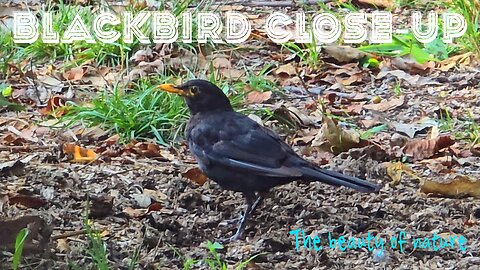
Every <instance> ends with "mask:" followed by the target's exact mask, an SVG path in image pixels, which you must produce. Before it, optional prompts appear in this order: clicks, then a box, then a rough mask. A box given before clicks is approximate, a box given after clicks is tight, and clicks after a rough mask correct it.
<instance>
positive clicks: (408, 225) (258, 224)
mask: <svg viewBox="0 0 480 270" xmlns="http://www.w3.org/2000/svg"><path fill="white" fill-rule="evenodd" d="M51 159H52V156H51V154H50V153H37V157H35V158H34V159H33V160H32V161H30V162H29V164H28V165H27V166H26V167H25V174H24V175H23V176H15V177H2V180H1V182H2V186H4V187H5V186H6V188H7V190H8V187H9V185H11V186H16V185H23V187H24V188H23V189H22V190H23V191H21V192H19V193H21V194H26V195H32V196H37V197H41V196H43V197H47V198H49V199H48V202H47V203H46V204H45V205H43V206H42V207H41V208H40V209H38V210H35V209H31V208H30V209H20V208H17V207H16V206H10V207H8V208H6V209H3V211H4V213H6V215H7V216H8V217H18V216H27V215H38V216H40V217H42V218H43V219H44V220H45V221H47V223H48V225H46V226H48V227H49V230H53V232H52V238H54V239H55V237H56V236H57V235H62V234H65V233H68V232H69V231H72V230H73V231H75V230H80V229H81V228H82V216H83V211H84V207H85V203H86V201H87V197H89V198H90V200H91V202H92V206H91V212H92V214H94V213H96V214H95V215H97V217H96V218H95V219H94V227H95V229H97V230H99V231H102V232H103V233H104V236H105V237H104V239H105V240H106V245H107V249H108V252H109V256H108V258H109V260H111V262H112V263H113V265H115V268H116V269H117V268H118V269H124V267H125V265H127V263H126V262H127V260H128V258H131V255H132V254H133V252H134V249H135V248H136V247H138V246H141V247H142V248H141V256H140V261H139V267H138V268H140V269H181V268H182V265H183V263H184V261H185V260H186V258H194V259H201V258H205V257H208V256H209V255H208V253H207V252H206V248H205V246H204V243H205V242H206V241H207V240H210V241H212V242H213V241H215V240H218V239H222V238H226V237H228V236H230V235H232V233H233V232H234V231H235V226H236V224H235V223H233V224H230V225H229V224H228V223H226V222H224V221H225V220H228V219H232V218H235V217H237V216H238V215H239V214H240V213H241V211H242V210H243V207H244V201H243V199H242V197H241V196H240V194H236V193H234V192H227V191H222V190H221V189H220V188H219V187H218V186H217V185H216V184H215V183H213V182H207V184H205V185H204V186H198V185H197V184H194V183H192V182H191V181H189V180H187V179H185V178H183V177H181V175H179V173H180V172H181V171H184V169H183V168H182V167H184V166H185V164H183V165H182V164H179V165H173V164H171V163H170V164H168V163H166V162H159V161H155V160H151V159H140V160H135V161H132V162H131V163H133V164H116V163H117V162H115V161H112V163H111V164H101V165H99V166H85V165H75V164H69V163H58V164H54V163H48V162H47V160H51ZM368 160H369V159H368V158H366V159H363V160H362V159H360V160H357V161H355V162H353V163H351V164H349V165H348V166H349V167H350V168H353V167H355V166H359V167H361V166H362V165H361V164H362V162H363V165H365V162H368ZM348 162H352V161H349V160H341V159H339V158H336V159H335V163H336V164H343V165H345V164H348ZM370 165H371V164H370ZM186 166H191V165H188V164H186ZM340 168H341V167H340ZM374 168H375V166H370V167H369V168H367V171H369V172H367V173H369V174H370V175H372V174H375V172H372V171H371V170H372V169H374ZM376 173H377V176H378V174H381V173H378V172H376ZM377 180H378V182H381V183H384V184H386V187H385V188H384V189H382V190H381V191H380V193H379V194H360V193H357V192H354V191H351V190H348V189H345V188H335V187H330V186H326V185H322V184H319V183H313V184H310V185H306V184H304V183H291V184H288V185H285V186H282V187H278V188H276V189H275V190H274V191H273V192H272V193H271V196H270V197H268V198H267V199H266V200H265V201H264V203H263V205H262V206H261V207H260V208H259V209H258V210H257V212H256V213H255V214H254V216H253V217H252V218H251V220H250V221H249V222H248V225H247V229H246V232H245V235H244V238H243V239H242V240H239V241H237V242H233V243H228V244H225V245H224V249H223V250H221V251H219V252H220V253H221V255H222V257H223V258H225V260H227V261H228V262H229V263H231V265H232V267H233V265H235V263H236V262H238V261H240V260H246V259H248V258H249V257H251V256H253V255H257V254H258V256H257V257H256V258H255V259H254V263H251V264H250V267H251V269H357V268H364V269H478V267H479V265H480V258H479V241H478V239H479V237H480V235H479V234H480V233H479V230H478V226H477V225H473V226H471V225H469V224H466V221H468V220H470V219H475V218H480V208H478V201H477V200H475V199H472V198H460V199H448V198H439V197H432V196H426V195H425V194H421V193H419V192H418V191H417V190H418V183H417V182H416V181H415V180H414V179H408V178H407V179H404V180H402V182H401V183H400V184H399V185H398V186H396V187H390V186H389V185H388V184H387V182H388V181H386V180H385V178H379V179H377ZM144 189H148V190H149V191H151V193H149V194H150V195H151V197H152V198H156V200H158V201H161V209H160V210H159V211H155V212H152V213H150V214H148V215H146V216H144V217H139V218H132V216H131V215H127V214H126V213H125V209H128V207H135V208H138V207H139V204H141V203H142V199H141V198H139V197H138V196H139V195H140V194H142V193H141V192H142V190H143V191H144ZM144 193H145V191H144ZM105 196H110V197H112V198H113V204H111V205H108V203H107V206H105V203H104V202H105V201H110V199H105ZM296 229H300V230H304V231H305V234H306V235H311V236H312V237H314V236H315V235H318V236H319V237H320V239H321V242H320V243H321V245H322V246H323V248H322V249H321V250H319V251H316V250H315V249H313V250H307V249H306V248H304V247H303V245H302V242H300V248H299V250H298V251H297V250H296V248H295V243H296V242H295V237H294V235H291V234H290V231H291V230H296ZM401 231H405V232H406V233H407V236H406V238H407V239H406V240H407V241H406V242H407V244H406V245H405V248H404V251H403V253H402V252H400V251H399V250H398V247H397V249H395V250H394V249H392V248H391V244H390V242H389V240H390V239H391V237H392V236H394V235H398V234H399V233H400V232H401ZM433 232H437V233H439V234H440V233H444V237H447V238H448V236H450V235H463V236H464V237H465V238H466V239H467V244H466V246H467V248H466V251H461V250H460V249H459V247H458V242H457V245H456V246H455V248H446V249H441V250H440V251H425V250H421V249H417V250H413V247H412V242H413V241H412V238H417V237H430V238H431V237H432V233H433ZM329 233H331V234H332V237H335V238H337V239H338V237H340V236H345V237H346V238H349V237H367V235H368V233H370V234H372V235H376V236H380V237H381V238H382V239H384V240H385V241H386V243H385V250H384V253H383V254H381V253H379V252H380V250H381V248H378V249H375V250H368V247H364V248H361V249H351V250H346V251H340V250H339V249H338V248H336V249H333V250H332V249H331V248H330V246H329V243H328V235H329ZM445 233H446V234H445ZM68 239H69V241H68V244H66V245H65V244H61V243H60V242H59V241H50V242H49V243H48V244H47V247H48V248H46V249H44V250H37V248H38V247H33V249H32V250H31V251H26V252H30V253H32V254H33V255H29V257H27V261H28V262H29V263H30V268H31V269H66V268H67V265H68V262H75V263H76V264H77V265H82V264H83V263H87V262H88V259H87V257H86V256H85V250H84V249H85V246H84V244H85V237H84V236H82V235H80V236H74V237H69V238H68ZM300 241H301V240H300ZM372 245H373V242H372ZM2 261H3V263H4V264H3V266H2V269H8V265H9V264H8V263H6V258H3V259H2ZM198 267H199V268H201V267H202V266H201V265H198ZM203 267H205V266H203Z"/></svg>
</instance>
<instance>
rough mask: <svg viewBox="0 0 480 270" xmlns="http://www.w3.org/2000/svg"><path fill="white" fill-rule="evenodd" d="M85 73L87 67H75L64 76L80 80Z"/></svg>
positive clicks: (71, 79) (72, 79) (67, 78)
mask: <svg viewBox="0 0 480 270" xmlns="http://www.w3.org/2000/svg"><path fill="white" fill-rule="evenodd" d="M83 75H85V69H84V68H83V67H74V68H72V69H70V70H68V71H66V72H64V73H63V78H65V80H67V81H79V80H81V79H82V78H83Z"/></svg>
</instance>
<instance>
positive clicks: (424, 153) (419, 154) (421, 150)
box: [402, 135, 455, 161]
mask: <svg viewBox="0 0 480 270" xmlns="http://www.w3.org/2000/svg"><path fill="white" fill-rule="evenodd" d="M453 144H455V141H454V140H453V139H452V137H450V135H443V136H439V137H437V138H435V139H429V140H426V139H418V140H413V141H410V142H408V143H407V144H406V145H405V146H404V147H403V149H402V151H403V153H404V154H405V155H406V156H408V157H410V158H412V160H414V161H416V160H422V159H425V158H430V157H432V156H433V155H435V154H436V153H438V151H440V150H442V149H444V148H447V147H449V146H452V145H453Z"/></svg>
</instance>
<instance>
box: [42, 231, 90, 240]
mask: <svg viewBox="0 0 480 270" xmlns="http://www.w3.org/2000/svg"><path fill="white" fill-rule="evenodd" d="M86 233H87V230H85V229H83V230H79V231H73V232H66V233H62V234H58V235H54V236H52V237H51V239H52V240H58V239H63V238H68V237H72V236H77V235H84V234H86Z"/></svg>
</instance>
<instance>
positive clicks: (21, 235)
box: [12, 228, 30, 270]
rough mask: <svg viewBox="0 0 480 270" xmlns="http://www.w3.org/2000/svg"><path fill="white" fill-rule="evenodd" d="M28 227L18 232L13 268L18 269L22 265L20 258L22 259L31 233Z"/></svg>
mask: <svg viewBox="0 0 480 270" xmlns="http://www.w3.org/2000/svg"><path fill="white" fill-rule="evenodd" d="M29 232H30V231H29V230H28V229H27V228H23V229H21V230H20V232H18V234H17V237H16V238H15V253H13V261H12V269H13V270H17V269H18V266H19V265H20V260H21V259H22V252H23V246H24V244H25V240H26V239H27V236H28V234H29Z"/></svg>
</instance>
